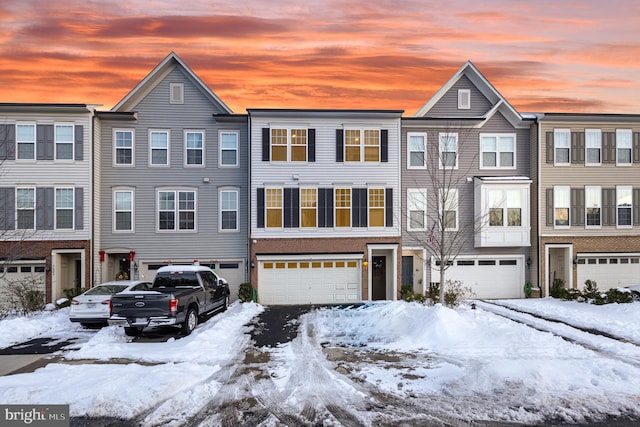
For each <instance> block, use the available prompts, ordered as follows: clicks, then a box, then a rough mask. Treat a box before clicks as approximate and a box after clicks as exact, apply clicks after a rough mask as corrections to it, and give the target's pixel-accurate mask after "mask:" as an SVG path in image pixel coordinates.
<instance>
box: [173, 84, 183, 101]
mask: <svg viewBox="0 0 640 427" xmlns="http://www.w3.org/2000/svg"><path fill="white" fill-rule="evenodd" d="M169 103H171V104H184V84H183V83H171V84H170V85H169Z"/></svg>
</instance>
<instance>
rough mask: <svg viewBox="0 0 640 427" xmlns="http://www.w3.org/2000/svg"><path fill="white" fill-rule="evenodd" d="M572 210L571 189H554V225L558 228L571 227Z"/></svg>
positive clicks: (565, 187)
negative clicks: (570, 216)
mask: <svg viewBox="0 0 640 427" xmlns="http://www.w3.org/2000/svg"><path fill="white" fill-rule="evenodd" d="M570 209H571V187H567V186H556V187H553V224H554V225H555V226H556V227H569V225H570V222H569V210H570Z"/></svg>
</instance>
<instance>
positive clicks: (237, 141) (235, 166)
mask: <svg viewBox="0 0 640 427" xmlns="http://www.w3.org/2000/svg"><path fill="white" fill-rule="evenodd" d="M269 132H271V130H269ZM227 133H228V134H235V136H236V162H235V163H234V164H224V163H222V151H223V150H222V135H223V134H227ZM269 140H271V135H269ZM308 143H309V140H308V135H307V144H308ZM218 147H219V148H218V166H219V167H221V168H237V167H239V166H240V132H239V131H237V130H220V131H218ZM269 150H271V143H269ZM278 163H280V162H278ZM296 163H297V162H296ZM300 163H302V162H300Z"/></svg>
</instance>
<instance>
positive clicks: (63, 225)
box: [55, 188, 74, 230]
mask: <svg viewBox="0 0 640 427" xmlns="http://www.w3.org/2000/svg"><path fill="white" fill-rule="evenodd" d="M73 200H74V192H73V188H56V200H55V203H56V207H55V209H56V213H55V216H56V219H55V223H56V230H65V229H67V230H68V229H71V230H72V229H73Z"/></svg>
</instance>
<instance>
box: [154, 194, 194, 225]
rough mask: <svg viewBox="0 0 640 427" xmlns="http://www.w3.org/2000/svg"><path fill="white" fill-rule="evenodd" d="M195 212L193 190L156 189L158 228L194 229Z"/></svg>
mask: <svg viewBox="0 0 640 427" xmlns="http://www.w3.org/2000/svg"><path fill="white" fill-rule="evenodd" d="M195 214H196V193H195V191H187V190H162V191H158V229H159V230H195Z"/></svg>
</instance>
